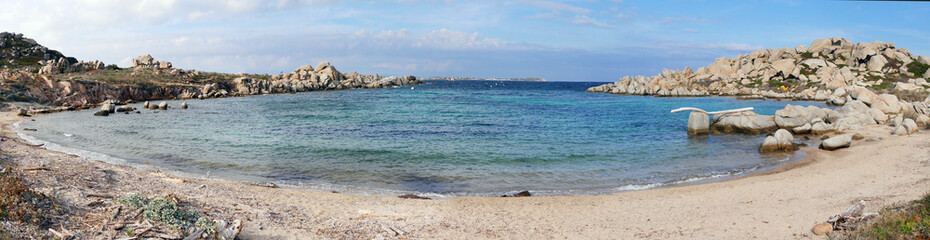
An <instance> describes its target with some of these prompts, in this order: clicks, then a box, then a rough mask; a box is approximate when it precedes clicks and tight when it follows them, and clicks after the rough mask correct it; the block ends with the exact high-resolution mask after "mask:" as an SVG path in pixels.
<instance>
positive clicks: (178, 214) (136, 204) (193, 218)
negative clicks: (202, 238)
mask: <svg viewBox="0 0 930 240" xmlns="http://www.w3.org/2000/svg"><path fill="white" fill-rule="evenodd" d="M119 202H120V203H122V204H124V205H126V206H128V207H130V208H134V209H142V216H143V217H145V218H147V219H149V220H154V221H159V222H162V223H165V224H168V225H170V226H172V227H175V228H178V229H189V228H193V227H197V228H202V229H206V230H207V233H208V234H213V233H216V227H215V226H213V222H212V221H211V220H210V219H209V218H207V217H205V216H203V214H201V213H200V211H198V210H193V209H190V208H184V207H181V206H180V201H178V199H177V197H173V196H168V197H163V198H154V199H148V198H146V197H143V196H141V195H135V194H134V195H127V196H124V197H121V198H120V199H119Z"/></svg>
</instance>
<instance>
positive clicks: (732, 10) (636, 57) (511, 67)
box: [0, 0, 930, 82]
mask: <svg viewBox="0 0 930 240" xmlns="http://www.w3.org/2000/svg"><path fill="white" fill-rule="evenodd" d="M0 6H3V7H0V31H8V32H16V33H23V34H24V35H25V36H26V37H30V38H33V39H35V40H37V41H38V42H39V43H40V44H43V45H45V46H46V47H49V48H51V49H56V50H59V51H61V52H62V53H64V54H65V55H68V56H73V57H76V58H78V59H80V60H85V61H89V60H101V61H103V62H105V63H107V64H112V63H115V64H117V65H119V66H121V67H127V66H128V65H129V61H130V60H131V59H132V58H133V57H136V56H140V55H144V54H151V55H152V56H153V57H155V58H156V59H157V60H162V61H170V62H172V65H173V66H174V67H176V68H183V69H197V70H200V71H210V72H226V73H240V72H245V73H269V74H279V73H282V72H291V71H293V70H294V69H296V68H297V67H299V66H301V65H314V66H315V65H316V64H317V63H318V62H320V61H329V62H330V63H331V64H333V65H334V66H336V68H337V69H338V70H340V71H342V72H359V73H367V74H371V73H378V74H382V75H385V76H393V75H415V76H418V77H433V76H459V77H466V76H469V77H542V78H545V79H548V80H550V81H594V82H609V81H616V79H617V78H619V77H622V76H627V75H647V76H652V75H656V74H658V73H659V72H660V71H661V69H663V68H667V69H683V68H685V67H691V68H693V69H697V68H699V67H701V66H706V65H708V64H710V63H712V62H713V59H716V58H719V57H735V56H737V55H739V54H745V53H749V52H752V51H754V50H758V49H763V48H783V47H792V48H793V47H795V46H797V45H805V46H808V45H810V43H811V42H812V41H813V40H815V39H819V38H826V37H834V36H837V37H843V38H846V39H847V40H850V41H852V42H874V41H883V42H891V43H894V44H895V45H896V46H897V47H898V48H907V49H908V50H909V51H910V52H911V53H914V54H918V55H927V56H930V25H928V23H927V19H928V18H927V16H930V2H887V1H821V0H805V1H801V0H741V1H693V0H667V1H666V0H653V1H633V0H573V1H570V0H561V1H560V0H514V1H490V0H463V1H457V0H442V1H439V0H436V1H430V0H394V1H390V0H385V1H335V0H231V1H226V0H200V1H177V0H137V1H124V0H87V1H78V0H75V1H59V0H30V1H12V0H0Z"/></svg>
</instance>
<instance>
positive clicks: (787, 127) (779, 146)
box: [688, 87, 930, 152]
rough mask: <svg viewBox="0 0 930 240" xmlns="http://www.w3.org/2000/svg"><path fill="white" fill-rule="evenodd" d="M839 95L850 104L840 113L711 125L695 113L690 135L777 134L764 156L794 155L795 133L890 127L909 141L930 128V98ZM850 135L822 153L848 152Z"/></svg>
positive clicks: (790, 113) (793, 113)
mask: <svg viewBox="0 0 930 240" xmlns="http://www.w3.org/2000/svg"><path fill="white" fill-rule="evenodd" d="M836 92H840V93H843V96H842V97H841V98H842V99H844V101H843V102H842V104H843V106H842V107H839V108H836V109H830V108H819V107H816V106H807V107H802V106H795V105H790V104H788V105H786V106H785V108H784V109H781V110H778V111H775V115H774V116H770V115H759V114H756V113H754V112H752V111H743V112H735V113H727V114H718V115H714V117H713V119H712V120H711V121H710V122H707V120H706V119H708V116H707V114H704V113H701V112H696V111H692V112H691V115H690V116H689V121H688V133H689V134H691V135H694V134H707V133H720V132H741V133H749V134H759V133H768V132H775V134H774V135H772V136H768V137H767V138H766V139H765V140H764V142H763V146H762V147H761V148H760V150H761V151H763V152H765V151H780V150H789V149H793V147H792V145H791V143H793V141H792V139H793V136H792V135H791V134H792V133H794V134H815V135H821V134H826V133H831V132H849V131H854V130H860V129H862V128H863V127H864V126H866V125H873V124H890V125H891V126H893V127H894V130H893V131H892V134H894V135H909V134H913V133H914V132H916V131H918V130H920V129H925V128H927V127H928V126H930V116H928V115H930V98H928V99H927V101H924V102H907V101H903V100H899V99H898V98H897V97H896V96H894V95H890V94H875V93H874V92H872V91H871V90H869V89H866V88H863V87H846V88H839V89H837V91H836ZM837 98H840V97H837ZM846 135H849V134H844V135H840V136H834V137H831V139H833V140H829V141H824V143H823V145H822V147H823V148H824V149H836V148H841V147H847V146H848V143H849V141H846V139H852V135H849V136H846Z"/></svg>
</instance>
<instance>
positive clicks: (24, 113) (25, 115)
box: [16, 109, 29, 117]
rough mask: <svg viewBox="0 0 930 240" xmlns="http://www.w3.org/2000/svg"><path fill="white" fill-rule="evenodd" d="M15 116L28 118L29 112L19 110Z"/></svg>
mask: <svg viewBox="0 0 930 240" xmlns="http://www.w3.org/2000/svg"><path fill="white" fill-rule="evenodd" d="M16 115H17V116H20V117H28V116H29V111H26V109H19V111H18V112H17V113H16Z"/></svg>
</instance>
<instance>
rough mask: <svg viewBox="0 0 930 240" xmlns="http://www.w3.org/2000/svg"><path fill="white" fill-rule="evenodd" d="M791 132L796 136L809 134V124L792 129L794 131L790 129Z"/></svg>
mask: <svg viewBox="0 0 930 240" xmlns="http://www.w3.org/2000/svg"><path fill="white" fill-rule="evenodd" d="M791 131H793V132H794V133H797V134H807V133H810V132H811V124H810V123H804V125H801V126H800V127H796V128H794V129H791Z"/></svg>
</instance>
